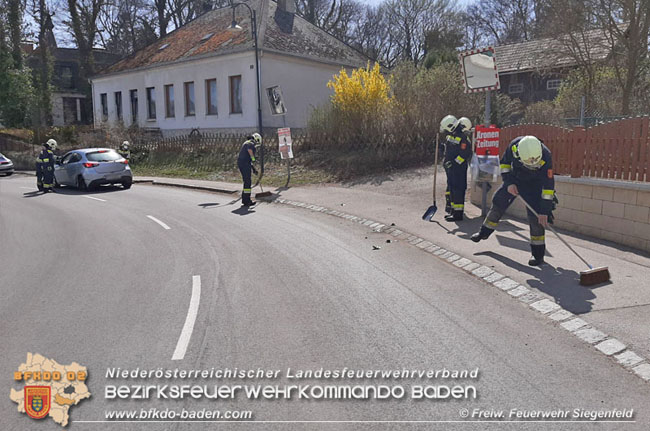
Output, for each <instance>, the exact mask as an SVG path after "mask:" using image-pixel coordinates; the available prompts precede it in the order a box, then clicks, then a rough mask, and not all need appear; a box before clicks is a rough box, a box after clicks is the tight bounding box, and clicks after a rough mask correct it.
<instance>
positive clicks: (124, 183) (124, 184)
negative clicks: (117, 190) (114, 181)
mask: <svg viewBox="0 0 650 431" xmlns="http://www.w3.org/2000/svg"><path fill="white" fill-rule="evenodd" d="M132 183H133V181H131V180H127V181H122V187H124V189H126V190H128V189H130V188H131V184H132Z"/></svg>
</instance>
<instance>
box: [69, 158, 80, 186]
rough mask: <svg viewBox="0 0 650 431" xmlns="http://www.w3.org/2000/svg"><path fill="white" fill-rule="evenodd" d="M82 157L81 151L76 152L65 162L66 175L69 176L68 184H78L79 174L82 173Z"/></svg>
mask: <svg viewBox="0 0 650 431" xmlns="http://www.w3.org/2000/svg"><path fill="white" fill-rule="evenodd" d="M81 161H82V157H81V154H80V153H77V152H74V153H72V155H71V156H70V160H68V163H66V164H65V171H66V176H67V177H68V184H70V185H71V186H76V185H77V176H78V175H79V174H80V173H81V170H82V166H81Z"/></svg>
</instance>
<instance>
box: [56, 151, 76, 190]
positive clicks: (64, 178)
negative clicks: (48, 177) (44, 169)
mask: <svg viewBox="0 0 650 431" xmlns="http://www.w3.org/2000/svg"><path fill="white" fill-rule="evenodd" d="M73 154H74V153H67V154H66V155H65V156H63V157H62V158H61V161H60V162H59V163H58V164H56V165H55V166H54V178H56V181H57V182H58V183H59V184H63V185H68V184H70V183H69V181H68V175H67V171H66V166H67V164H68V162H69V161H70V158H71V157H72V155H73Z"/></svg>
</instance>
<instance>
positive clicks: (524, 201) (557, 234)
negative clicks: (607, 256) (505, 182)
mask: <svg viewBox="0 0 650 431" xmlns="http://www.w3.org/2000/svg"><path fill="white" fill-rule="evenodd" d="M517 197H518V198H521V200H522V202H523V203H524V205H526V208H528V209H529V210H530V212H532V213H533V214H535V216H536V217H539V214H537V211H535V210H534V209H533V207H531V206H530V204H529V203H528V202H526V199H524V198H523V197H522V196H521V195H517ZM548 228H549V229H551V232H553V233H554V234H555V236H557V238H558V239H559V240H560V241H562V243H564V245H566V246H567V247H568V248H569V250H571V251H572V252H573V254H575V255H576V256H578V259H580V260H581V261H583V262H584V263H585V265H587V266H588V267H589V269H594V267H593V266H591V265H590V264H589V262H587V261H586V260H585V259H584V258H583V257H582V256H580V255H579V254H578V252H577V251H575V250H574V249H573V247H571V246H570V245H569V243H568V242H566V241H565V240H564V238H562V237H561V236H560V234H559V233H557V231H556V230H555V229H553V226H551V225H550V224H549V225H548Z"/></svg>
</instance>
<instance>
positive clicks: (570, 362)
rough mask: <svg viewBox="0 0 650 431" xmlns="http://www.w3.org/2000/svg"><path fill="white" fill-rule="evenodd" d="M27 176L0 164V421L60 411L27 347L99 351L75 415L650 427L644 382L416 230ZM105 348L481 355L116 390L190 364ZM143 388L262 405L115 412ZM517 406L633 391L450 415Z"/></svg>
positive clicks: (298, 362) (300, 365)
mask: <svg viewBox="0 0 650 431" xmlns="http://www.w3.org/2000/svg"><path fill="white" fill-rule="evenodd" d="M34 182H35V181H34V179H33V178H30V177H22V176H15V177H12V178H3V179H1V180H0V296H1V297H2V301H1V302H0V315H1V321H0V337H1V342H2V354H1V355H0V370H1V373H0V387H1V388H4V389H2V391H4V392H2V391H0V393H4V394H5V395H4V396H0V399H2V401H1V402H0V428H1V429H12V430H22V429H31V430H36V429H58V428H60V427H59V426H58V425H56V424H54V422H53V421H51V420H50V419H47V420H45V421H40V422H35V421H33V420H31V419H28V418H27V417H26V416H25V415H23V414H18V413H17V412H16V404H15V403H13V402H12V401H11V400H10V399H9V390H10V388H11V387H14V388H19V387H21V386H22V385H20V384H17V383H15V382H14V381H13V380H12V378H13V372H14V371H15V370H16V369H17V367H18V366H19V365H20V364H21V363H22V362H24V361H25V357H26V354H27V352H32V353H36V352H38V353H40V354H42V355H44V356H46V357H48V358H52V359H55V360H56V361H58V362H59V363H62V364H69V363H71V362H78V363H80V364H82V365H84V366H87V367H88V370H89V376H90V377H89V380H88V382H87V384H88V387H89V389H90V391H91V392H92V393H93V396H92V398H90V399H87V400H84V401H82V402H81V403H80V404H79V405H78V406H74V407H72V410H71V415H70V419H71V422H72V423H71V424H70V425H69V428H70V429H75V430H76V429H79V430H86V429H88V430H148V429H152V430H169V429H172V430H186V429H187V430H190V429H191V430H193V429H237V430H239V429H242V430H244V429H251V430H253V429H254V430H257V429H265V430H267V429H271V430H275V429H278V430H279V429H283V430H284V429H291V430H294V429H295V430H310V429H318V430H321V429H322V430H339V429H341V430H360V429H361V430H365V429H381V430H392V429H396V430H397V429H399V430H402V429H406V430H411V429H441V430H465V429H468V430H502V429H504V430H509V429H516V430H537V429H540V430H541V429H544V430H545V429H553V430H573V429H576V430H591V429H607V430H610V429H611V430H628V429H629V430H632V429H635V430H636V429H639V430H646V429H649V427H650V414H649V412H648V399H650V386H649V385H648V384H647V383H644V382H643V381H642V380H640V379H639V378H638V377H636V376H634V375H632V374H630V373H629V372H627V371H625V370H624V369H622V368H621V367H620V366H618V365H616V364H615V363H614V362H613V361H612V360H610V359H608V358H607V357H605V356H603V355H601V354H599V353H597V352H596V351H595V350H594V349H593V348H592V347H590V346H588V345H586V344H585V343H582V342H581V341H579V340H578V339H577V338H576V337H575V336H573V335H571V334H569V333H568V332H567V331H564V330H563V329H561V328H559V327H558V326H555V325H553V324H551V323H549V321H548V319H544V318H542V317H541V316H539V315H538V314H537V313H535V312H534V311H532V310H530V309H528V307H526V306H524V305H522V304H521V303H519V302H518V301H515V300H513V299H512V298H511V297H510V296H509V295H507V294H506V293H503V292H499V291H498V290H497V289H494V288H491V287H488V286H487V285H486V284H483V283H482V282H479V281H477V280H476V279H475V278H473V277H470V276H468V275H467V274H466V273H465V272H464V271H462V270H459V269H457V268H455V267H453V266H452V265H448V264H445V263H443V262H441V261H439V260H436V259H434V258H433V257H432V256H431V255H430V254H428V253H425V252H423V251H422V250H420V249H417V248H416V247H413V246H410V245H408V244H405V243H402V242H395V241H393V242H391V243H390V244H389V243H386V239H389V238H391V239H392V237H390V236H388V235H385V234H380V233H374V232H372V231H370V230H369V229H367V228H364V227H362V226H360V225H357V224H351V223H348V222H345V221H342V220H340V219H338V218H335V217H330V216H327V215H324V214H317V213H312V212H307V211H303V210H300V209H292V208H286V207H283V206H275V205H267V204H262V205H260V206H259V207H257V208H255V209H254V210H253V211H251V212H248V213H247V212H246V211H242V210H241V209H240V207H239V203H238V202H236V203H233V202H232V200H233V199H235V198H233V197H231V196H226V195H216V194H207V193H199V192H191V191H186V190H178V189H172V188H162V187H153V186H144V185H134V187H133V188H132V189H131V190H128V191H127V190H121V189H119V188H113V189H105V190H103V191H101V192H94V193H85V194H83V193H79V192H76V191H74V190H71V189H64V190H62V191H61V192H60V193H57V194H48V195H35V194H34V193H33V190H34V189H35V187H34ZM373 245H378V246H380V247H381V249H379V250H373V247H372V246H373ZM197 276H198V277H200V288H199V285H198V284H199V283H198V281H199V280H198V278H197ZM199 290H200V294H199ZM194 311H196V314H195V315H194V313H193V312H194ZM185 347H186V348H185ZM172 357H174V358H175V359H172ZM181 358H182V359H181ZM112 367H121V368H123V369H129V370H131V369H134V368H138V367H139V368H140V369H145V370H149V369H153V370H155V369H157V368H160V367H162V368H165V369H175V368H183V369H208V370H209V369H211V368H215V369H223V368H231V369H232V368H235V367H237V368H239V369H257V368H263V369H269V370H282V373H281V374H284V373H285V372H286V370H287V368H289V367H290V368H291V369H292V370H297V369H319V368H321V367H323V368H325V369H342V368H344V367H347V368H350V369H361V370H395V369H396V370H402V369H416V370H420V369H424V370H428V369H434V370H435V369H443V368H447V369H454V370H455V369H458V370H465V369H467V370H474V369H476V368H478V369H479V370H480V374H479V378H478V379H476V380H471V379H466V380H454V379H437V380H435V379H434V380H420V379H406V380H390V381H385V380H327V381H315V380H308V381H296V380H288V379H286V378H278V379H261V380H256V379H249V380H230V381H227V382H223V381H220V380H200V379H199V380H191V381H189V383H190V384H199V385H205V384H207V385H214V384H219V385H221V384H224V383H231V384H251V385H252V384H270V385H284V384H315V385H318V384H322V385H325V384H327V385H344V384H355V385H379V384H386V385H393V386H394V385H402V386H404V387H405V388H407V389H409V388H411V387H412V386H413V385H450V386H452V385H456V384H461V385H473V386H475V387H476V390H477V394H478V397H477V399H470V400H420V401H414V400H411V399H407V398H408V397H406V398H405V399H402V400H382V401H377V400H366V401H362V400H345V401H340V400H338V401H331V400H298V399H292V400H254V401H249V400H247V399H245V397H241V398H239V399H237V400H236V401H227V400H221V401H205V400H202V401H196V400H191V399H185V400H107V399H105V397H104V391H105V387H106V385H133V384H143V383H144V384H187V383H188V381H182V380H163V381H156V380H155V379H153V380H150V381H144V380H129V379H108V378H107V377H106V370H107V369H108V368H112ZM150 408H159V409H174V410H181V409H183V408H185V409H190V410H199V409H203V408H208V409H210V410H215V409H218V410H221V411H225V410H249V411H252V413H253V419H254V420H255V421H258V422H257V423H242V424H228V423H222V424H200V423H150V422H148V423H125V422H115V423H106V422H102V421H105V412H106V411H113V410H137V411H140V410H142V409H150ZM513 408H518V409H522V410H535V411H539V410H570V411H572V410H573V409H585V410H610V409H614V408H616V409H634V411H635V417H634V421H636V423H599V424H597V423H593V422H583V423H580V422H572V423H551V422H546V423H538V422H527V423H521V422H509V423H504V422H498V421H497V422H486V421H483V422H476V423H472V422H468V423H463V422H456V421H463V420H464V419H463V418H461V414H460V412H461V410H462V409H469V411H470V412H472V411H474V409H486V410H504V411H505V412H506V414H507V412H509V411H510V409H513ZM469 420H478V419H477V418H474V419H472V418H470V419H469ZM275 421H279V422H275ZM331 421H336V422H331ZM352 421H359V422H354V423H353V422H352ZM363 421H369V422H367V423H363ZM378 421H384V422H378ZM406 421H440V422H439V423H433V422H432V423H413V422H410V423H407V422H406ZM326 422H327V423H326Z"/></svg>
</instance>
